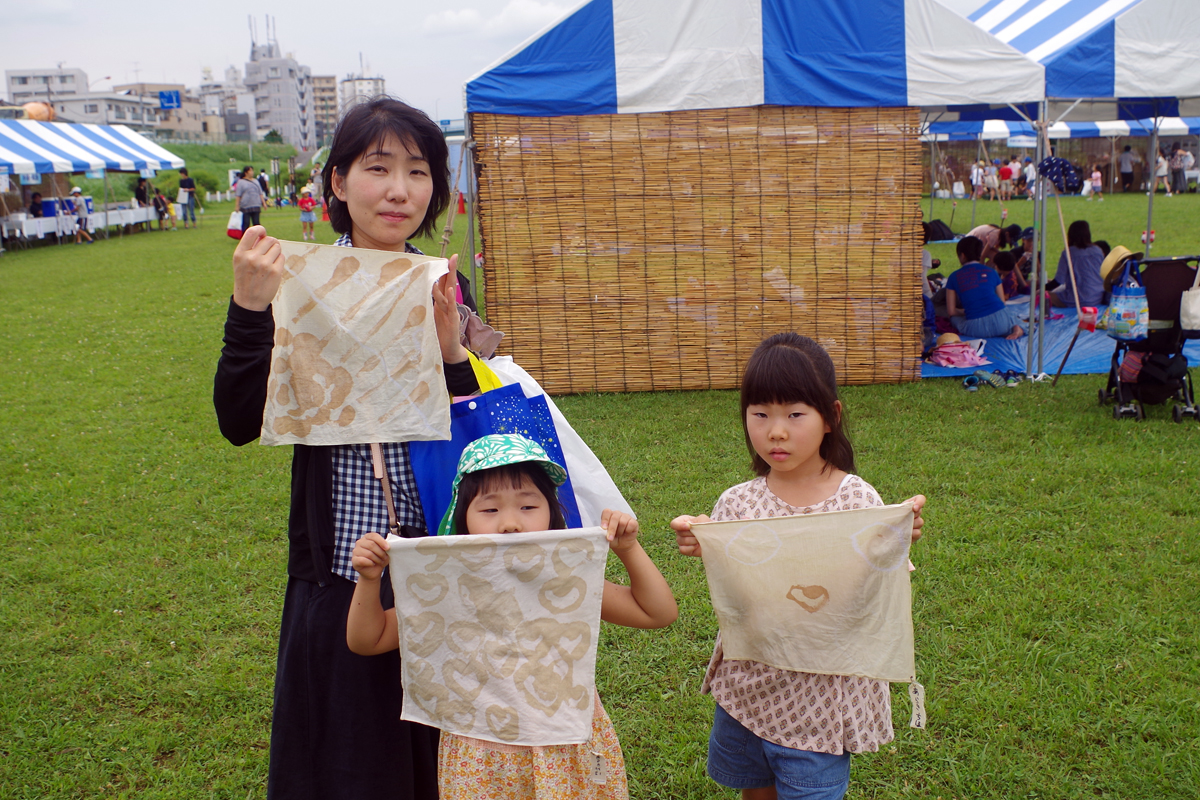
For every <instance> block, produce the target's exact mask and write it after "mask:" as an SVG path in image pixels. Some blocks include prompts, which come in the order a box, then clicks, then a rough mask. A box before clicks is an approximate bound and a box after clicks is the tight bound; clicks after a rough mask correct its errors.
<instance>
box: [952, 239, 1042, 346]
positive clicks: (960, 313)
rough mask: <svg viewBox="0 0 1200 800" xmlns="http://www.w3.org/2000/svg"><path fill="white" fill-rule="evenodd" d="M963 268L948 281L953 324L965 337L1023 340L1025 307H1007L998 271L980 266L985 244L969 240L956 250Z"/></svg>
mask: <svg viewBox="0 0 1200 800" xmlns="http://www.w3.org/2000/svg"><path fill="white" fill-rule="evenodd" d="M955 249H956V252H957V253H958V261H959V263H960V264H962V266H961V267H959V268H958V269H956V270H955V271H954V272H952V273H950V277H949V278H947V279H946V312H947V313H948V314H949V316H950V322H951V324H953V325H954V327H955V328H956V329H957V330H958V332H959V333H961V334H962V335H963V336H967V337H970V338H972V339H987V338H991V337H993V336H1003V337H1004V338H1005V339H1019V338H1021V337H1022V336H1024V335H1025V330H1024V329H1023V328H1022V327H1021V325H1020V313H1021V307H1020V306H1019V305H1012V306H1010V305H1005V303H1004V290H1003V289H1002V288H1001V286H1000V276H999V275H998V274H996V270H994V269H992V268H991V267H988V266H985V265H984V264H982V263H980V260H979V257H980V255H981V254H982V253H983V242H981V241H979V240H978V239H976V238H975V237H974V236H965V237H963V238H962V239H960V240H959V242H958V245H957V247H956V248H955Z"/></svg>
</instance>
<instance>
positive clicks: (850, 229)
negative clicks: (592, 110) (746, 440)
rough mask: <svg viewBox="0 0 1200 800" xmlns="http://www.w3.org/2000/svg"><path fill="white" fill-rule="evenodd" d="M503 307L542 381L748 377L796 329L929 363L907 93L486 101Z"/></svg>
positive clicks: (495, 303)
mask: <svg viewBox="0 0 1200 800" xmlns="http://www.w3.org/2000/svg"><path fill="white" fill-rule="evenodd" d="M471 130H472V135H473V136H474V138H475V141H476V147H477V149H476V169H477V174H478V176H479V224H480V232H481V235H482V237H483V244H484V257H485V273H484V276H485V277H484V280H485V295H484V296H485V298H486V304H487V305H486V309H487V317H488V322H489V323H490V324H491V325H493V326H495V327H496V328H497V329H498V330H501V331H504V332H505V333H506V334H507V336H506V338H505V339H504V343H503V344H502V346H501V352H502V353H507V354H510V355H512V356H513V357H514V358H515V359H516V361H517V362H518V363H520V364H521V365H522V366H523V367H525V369H527V370H528V371H529V372H530V373H531V374H533V375H534V376H535V377H537V379H538V380H539V381H540V382H541V383H542V385H543V386H544V387H545V388H546V390H547V391H549V392H551V393H555V394H564V393H572V392H591V391H617V392H625V391H651V390H663V389H709V388H733V387H736V386H738V385H739V382H740V377H741V370H742V369H743V368H744V366H745V362H746V359H747V358H748V357H749V355H750V353H751V352H752V351H753V350H754V348H755V347H756V346H757V345H758V343H759V342H761V341H762V340H763V339H764V338H766V337H767V336H770V335H771V334H774V333H777V332H779V331H784V330H794V331H797V332H799V333H801V334H804V335H807V336H811V337H813V338H814V339H816V340H818V341H819V342H821V343H822V344H823V345H824V346H825V347H826V349H827V350H828V351H829V353H830V355H831V356H832V357H833V360H834V363H835V364H836V365H837V369H838V377H839V380H840V381H842V382H843V383H847V384H863V383H886V382H899V381H913V380H917V379H918V378H919V377H920V347H921V346H920V332H921V319H922V301H921V291H920V277H919V276H920V272H921V256H920V245H921V239H920V224H919V223H920V220H921V217H920V214H921V212H920V207H919V202H920V187H921V181H922V175H921V171H920V170H921V148H920V143H919V141H918V138H917V131H918V119H917V112H916V110H915V109H911V108H893V109H825V108H821V109H818V108H795V107H779V106H774V107H771V106H763V107H753V108H735V109H720V110H704V111H676V112H667V113H653V114H621V115H601V116H583V117H553V118H550V117H518V116H504V115H488V114H478V113H476V114H472V116H471Z"/></svg>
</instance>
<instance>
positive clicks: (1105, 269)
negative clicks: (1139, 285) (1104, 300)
mask: <svg viewBox="0 0 1200 800" xmlns="http://www.w3.org/2000/svg"><path fill="white" fill-rule="evenodd" d="M1130 259H1132V260H1134V261H1141V260H1142V254H1141V253H1131V252H1129V248H1127V247H1124V246H1122V245H1117V246H1116V247H1114V248H1113V249H1112V250H1111V251H1110V252H1109V254H1108V255H1107V256H1105V258H1104V262H1103V263H1101V264H1100V279H1101V280H1103V281H1104V288H1105V289H1111V288H1112V284H1113V281H1115V280H1117V279H1118V278H1119V277H1120V276H1121V269H1122V268H1123V267H1124V266H1125V262H1126V261H1129V260H1130Z"/></svg>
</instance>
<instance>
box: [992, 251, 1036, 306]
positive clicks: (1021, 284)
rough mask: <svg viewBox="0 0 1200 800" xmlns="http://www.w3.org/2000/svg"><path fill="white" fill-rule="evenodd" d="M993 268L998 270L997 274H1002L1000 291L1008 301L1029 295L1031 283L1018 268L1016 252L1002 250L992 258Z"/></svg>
mask: <svg viewBox="0 0 1200 800" xmlns="http://www.w3.org/2000/svg"><path fill="white" fill-rule="evenodd" d="M992 266H993V267H995V268H996V272H998V273H1000V289H1001V290H1002V291H1003V292H1004V299H1005V300H1006V301H1007V300H1012V299H1013V298H1014V297H1016V296H1017V295H1019V294H1029V283H1028V282H1027V281H1026V280H1025V276H1024V275H1022V274H1021V270H1019V269H1017V268H1016V267H1017V257H1016V251H1015V250H1001V251H1000V252H999V253H996V255H995V257H994V258H992Z"/></svg>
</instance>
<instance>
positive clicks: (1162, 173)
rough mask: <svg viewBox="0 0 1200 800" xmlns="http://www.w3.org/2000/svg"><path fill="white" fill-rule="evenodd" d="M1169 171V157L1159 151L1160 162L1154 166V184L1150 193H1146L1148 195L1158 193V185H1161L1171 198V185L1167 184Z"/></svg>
mask: <svg viewBox="0 0 1200 800" xmlns="http://www.w3.org/2000/svg"><path fill="white" fill-rule="evenodd" d="M1168 169H1169V167H1168V165H1167V157H1166V156H1165V155H1163V152H1162V151H1161V150H1159V151H1158V160H1157V161H1156V162H1155V164H1154V183H1152V184H1151V185H1150V191H1149V192H1146V194H1151V193H1153V192H1157V191H1158V185H1159V184H1160V183H1161V184H1162V187H1163V188H1164V189H1166V190H1167V197H1170V196H1171V184H1169V183H1167V180H1168V179H1167V170H1168Z"/></svg>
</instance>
